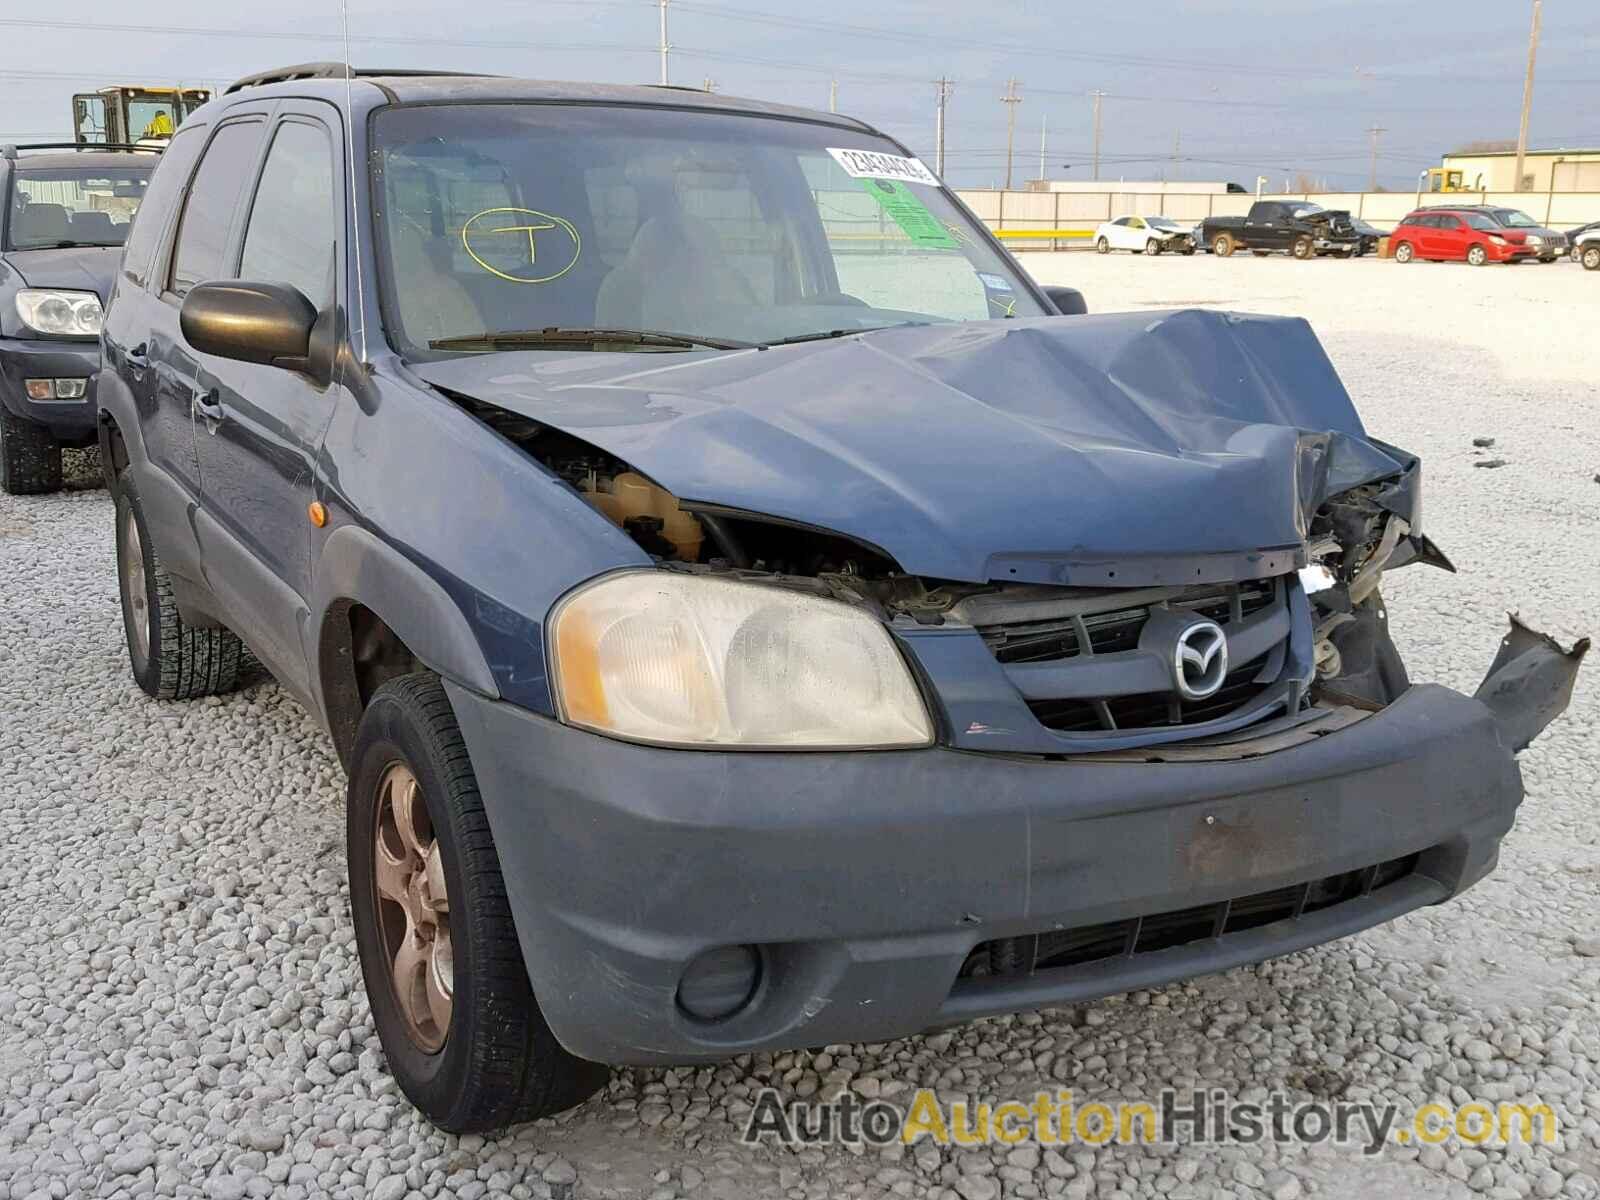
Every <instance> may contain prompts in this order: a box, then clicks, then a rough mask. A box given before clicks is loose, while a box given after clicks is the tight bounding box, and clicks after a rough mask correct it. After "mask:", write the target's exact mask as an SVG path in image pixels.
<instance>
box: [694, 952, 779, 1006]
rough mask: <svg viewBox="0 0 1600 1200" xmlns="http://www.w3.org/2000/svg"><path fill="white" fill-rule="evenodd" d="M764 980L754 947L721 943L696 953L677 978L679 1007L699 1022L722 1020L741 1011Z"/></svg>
mask: <svg viewBox="0 0 1600 1200" xmlns="http://www.w3.org/2000/svg"><path fill="white" fill-rule="evenodd" d="M760 983H761V953H760V951H758V950H757V949H756V948H755V947H754V946H719V947H717V948H716V949H715V950H707V951H706V952H705V953H703V954H699V955H696V956H695V957H694V958H693V959H691V960H690V961H689V965H688V966H686V967H685V968H684V969H683V977H682V978H681V979H680V980H679V981H678V1007H679V1008H681V1009H682V1010H683V1011H684V1012H685V1013H687V1014H688V1015H689V1016H691V1017H693V1018H694V1019H695V1020H697V1021H722V1020H726V1019H727V1018H728V1017H731V1016H733V1015H734V1014H735V1013H737V1012H739V1011H740V1010H742V1009H743V1008H744V1007H745V1006H746V1005H748V1004H749V1003H750V1001H751V999H752V998H753V997H754V996H755V994H756V988H757V987H758V986H759V985H760Z"/></svg>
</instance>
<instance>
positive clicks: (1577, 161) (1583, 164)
mask: <svg viewBox="0 0 1600 1200" xmlns="http://www.w3.org/2000/svg"><path fill="white" fill-rule="evenodd" d="M1443 165H1444V167H1445V169H1446V170H1450V171H1460V172H1461V173H1462V176H1463V178H1462V185H1463V186H1464V187H1465V188H1467V189H1468V190H1469V191H1490V192H1516V191H1522V192H1549V191H1557V192H1592V191H1600V149H1595V150H1529V151H1528V153H1527V155H1526V156H1525V157H1524V159H1523V164H1522V186H1521V187H1520V188H1519V187H1518V186H1517V181H1516V170H1517V152H1516V149H1515V148H1514V147H1513V148H1512V149H1509V150H1502V149H1483V150H1480V149H1476V148H1468V149H1464V150H1457V151H1456V152H1455V153H1453V154H1446V155H1445V156H1444V164H1443Z"/></svg>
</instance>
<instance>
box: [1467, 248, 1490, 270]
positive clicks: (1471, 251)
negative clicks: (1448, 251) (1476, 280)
mask: <svg viewBox="0 0 1600 1200" xmlns="http://www.w3.org/2000/svg"><path fill="white" fill-rule="evenodd" d="M1488 261H1489V252H1488V251H1487V250H1485V249H1484V248H1483V244H1482V243H1481V242H1479V243H1474V244H1473V245H1471V246H1468V247H1467V262H1468V263H1470V264H1471V265H1472V266H1474V267H1481V266H1483V265H1484V264H1485V263H1487V262H1488Z"/></svg>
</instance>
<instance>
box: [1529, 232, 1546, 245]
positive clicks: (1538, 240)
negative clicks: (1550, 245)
mask: <svg viewBox="0 0 1600 1200" xmlns="http://www.w3.org/2000/svg"><path fill="white" fill-rule="evenodd" d="M1528 245H1530V246H1534V247H1539V246H1542V245H1544V239H1543V238H1542V237H1539V236H1538V235H1537V234H1533V233H1530V234H1529V235H1528Z"/></svg>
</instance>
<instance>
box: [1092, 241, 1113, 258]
mask: <svg viewBox="0 0 1600 1200" xmlns="http://www.w3.org/2000/svg"><path fill="white" fill-rule="evenodd" d="M1094 250H1095V253H1096V254H1110V253H1111V243H1110V242H1109V241H1107V240H1106V239H1105V238H1101V239H1100V240H1099V241H1097V242H1095V244H1094Z"/></svg>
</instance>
